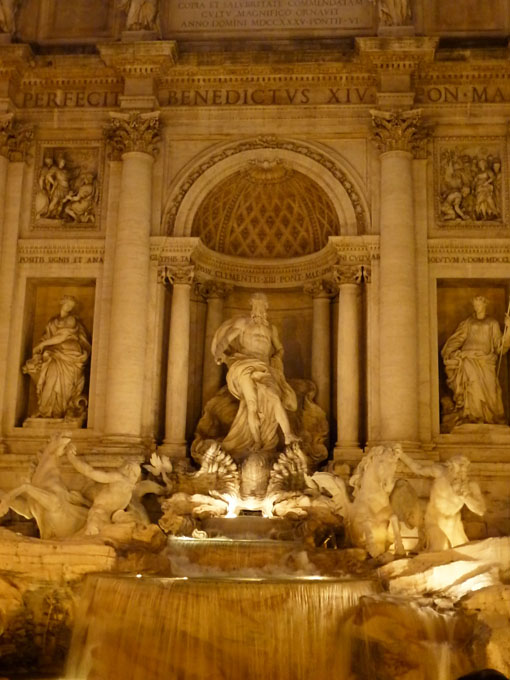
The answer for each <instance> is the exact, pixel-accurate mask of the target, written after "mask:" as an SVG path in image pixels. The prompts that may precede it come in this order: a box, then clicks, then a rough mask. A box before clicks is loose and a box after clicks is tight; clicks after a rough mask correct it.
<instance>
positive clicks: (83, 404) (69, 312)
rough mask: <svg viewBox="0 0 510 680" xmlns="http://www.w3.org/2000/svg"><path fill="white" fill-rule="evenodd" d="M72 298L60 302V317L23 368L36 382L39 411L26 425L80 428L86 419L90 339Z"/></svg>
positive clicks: (47, 327)
mask: <svg viewBox="0 0 510 680" xmlns="http://www.w3.org/2000/svg"><path fill="white" fill-rule="evenodd" d="M76 304H77V301H76V298H74V297H73V296H71V295H64V296H63V297H62V299H61V300H60V313H59V314H58V315H57V316H54V317H53V318H51V319H50V320H49V321H48V323H47V324H46V328H45V329H44V332H43V334H42V337H41V339H40V341H39V342H38V343H37V345H35V347H34V348H33V351H32V357H31V358H30V359H28V361H27V362H26V363H25V365H24V366H23V367H22V371H23V373H27V374H28V375H29V376H30V377H31V378H32V380H33V381H34V384H35V388H36V397H37V410H36V411H35V413H33V414H32V415H31V417H30V418H29V419H28V420H27V421H25V423H24V424H25V425H36V424H37V421H36V419H37V420H38V421H39V423H41V422H42V420H44V421H46V423H48V424H61V423H62V422H65V423H66V426H67V427H72V426H74V427H81V426H82V425H83V423H84V421H85V418H86V415H87V396H86V391H85V378H86V368H87V365H88V362H89V358H90V351H91V341H90V336H89V334H88V332H87V330H86V329H85V326H84V325H83V323H82V322H81V320H80V319H79V318H78V316H76V315H75V314H74V313H73V311H74V310H75V307H76Z"/></svg>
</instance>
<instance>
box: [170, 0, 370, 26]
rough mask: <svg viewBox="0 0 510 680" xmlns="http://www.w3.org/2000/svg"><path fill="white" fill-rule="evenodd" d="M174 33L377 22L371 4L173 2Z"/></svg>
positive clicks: (343, 0) (335, 0) (326, 0)
mask: <svg viewBox="0 0 510 680" xmlns="http://www.w3.org/2000/svg"><path fill="white" fill-rule="evenodd" d="M168 5H169V7H168V14H167V17H168V21H169V24H170V30H171V31H172V32H185V33H189V32H194V31H213V32H229V31H243V30H245V31H254V30H255V31H256V30H263V31H265V32H267V31H268V30H269V31H271V32H274V31H278V30H294V31H299V30H305V31H307V32H308V33H309V32H310V29H311V30H321V29H323V30H327V29H332V28H336V29H344V30H348V29H359V28H369V27H371V25H372V22H373V4H372V2H371V0H307V1H306V2H303V0H170V2H169V3H168Z"/></svg>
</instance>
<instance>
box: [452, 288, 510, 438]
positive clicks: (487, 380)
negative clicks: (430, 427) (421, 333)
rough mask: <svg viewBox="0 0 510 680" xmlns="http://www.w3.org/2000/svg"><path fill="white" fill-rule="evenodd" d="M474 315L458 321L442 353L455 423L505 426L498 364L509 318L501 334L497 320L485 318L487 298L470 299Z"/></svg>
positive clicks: (509, 340) (507, 340)
mask: <svg viewBox="0 0 510 680" xmlns="http://www.w3.org/2000/svg"><path fill="white" fill-rule="evenodd" d="M472 303H473V309H474V313H473V314H472V315H471V316H469V317H468V318H467V319H465V320H464V321H461V323H460V324H459V326H458V327H457V330H456V331H455V333H454V334H453V335H451V336H450V337H449V338H448V340H447V341H446V342H445V344H444V346H443V349H442V350H441V356H442V357H443V361H444V366H445V371H446V377H447V383H448V387H449V388H450V389H451V390H452V392H453V400H454V402H455V415H456V420H457V423H458V424H461V423H488V424H493V425H498V424H499V425H503V424H505V422H506V421H505V412H504V409H503V398H502V394H501V385H500V382H499V379H498V375H497V367H498V361H499V358H500V356H501V354H503V353H504V352H507V351H508V348H509V346H510V334H509V333H508V328H509V327H510V318H509V317H508V316H507V317H506V318H505V328H506V331H505V333H504V334H502V333H501V328H500V326H499V323H498V321H496V319H494V318H492V317H490V316H487V305H488V300H487V298H485V297H483V296H482V295H477V296H476V297H474V298H473V300H472Z"/></svg>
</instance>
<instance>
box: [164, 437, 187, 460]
mask: <svg viewBox="0 0 510 680" xmlns="http://www.w3.org/2000/svg"><path fill="white" fill-rule="evenodd" d="M158 454H159V455H160V456H167V457H168V458H175V459H184V458H186V454H187V445H186V442H168V441H164V442H163V443H162V444H160V445H159V446H158Z"/></svg>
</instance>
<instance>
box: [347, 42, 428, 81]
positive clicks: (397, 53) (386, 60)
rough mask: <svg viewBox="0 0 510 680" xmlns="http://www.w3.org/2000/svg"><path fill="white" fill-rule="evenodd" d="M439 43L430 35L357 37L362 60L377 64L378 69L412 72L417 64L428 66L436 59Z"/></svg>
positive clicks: (357, 47)
mask: <svg viewBox="0 0 510 680" xmlns="http://www.w3.org/2000/svg"><path fill="white" fill-rule="evenodd" d="M438 43H439V39H438V38H430V37H421V36H420V37H412V36H401V37H390V36H388V37H384V38H374V37H366V38H356V39H355V44H356V50H357V52H358V55H359V58H360V61H361V62H362V63H363V62H365V63H367V64H370V65H373V66H375V67H376V68H377V69H378V70H380V71H384V72H388V71H397V72H398V73H400V74H402V73H410V72H413V71H415V70H416V68H417V66H418V65H420V66H424V65H425V66H426V65H428V64H429V63H432V62H433V61H434V56H435V53H436V49H437V46H438Z"/></svg>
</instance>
